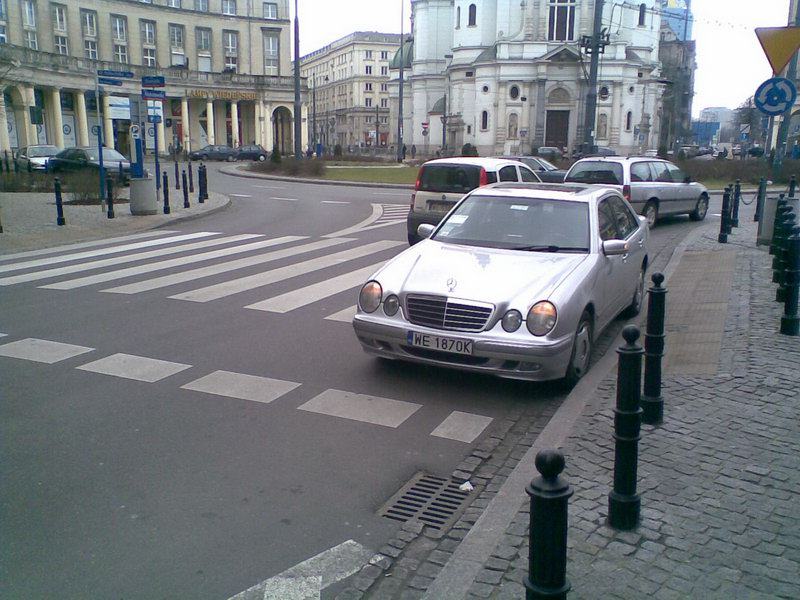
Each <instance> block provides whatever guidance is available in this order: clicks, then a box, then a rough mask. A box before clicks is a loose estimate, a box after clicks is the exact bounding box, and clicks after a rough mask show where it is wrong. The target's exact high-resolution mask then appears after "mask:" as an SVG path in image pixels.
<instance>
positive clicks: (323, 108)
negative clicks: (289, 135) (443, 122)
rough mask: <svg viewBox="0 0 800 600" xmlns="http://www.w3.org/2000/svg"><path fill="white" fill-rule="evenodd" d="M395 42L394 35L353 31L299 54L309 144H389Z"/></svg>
mask: <svg viewBox="0 0 800 600" xmlns="http://www.w3.org/2000/svg"><path fill="white" fill-rule="evenodd" d="M399 47H400V36H399V34H392V33H377V32H365V31H357V32H355V33H351V34H350V35H347V36H345V37H343V38H341V39H339V40H336V41H335V42H332V43H330V44H328V45H327V46H324V47H322V48H320V49H319V50H316V51H314V52H312V53H310V54H308V55H306V56H303V57H302V58H301V59H300V74H301V76H302V77H304V78H306V80H307V82H308V87H309V91H310V94H311V98H310V100H311V104H310V111H311V112H310V120H311V124H310V127H309V137H308V138H307V140H308V144H309V145H310V146H313V145H314V143H315V141H316V142H318V143H321V144H323V145H324V146H325V147H331V146H333V145H335V144H340V145H341V146H342V147H346V146H350V147H353V146H361V147H364V146H371V147H374V146H376V145H377V146H379V147H386V146H387V145H388V143H389V139H390V130H391V128H392V127H391V124H390V121H389V87H388V82H389V61H390V59H391V58H392V56H394V54H395V52H396V51H397V49H398V48H399ZM315 132H316V136H315Z"/></svg>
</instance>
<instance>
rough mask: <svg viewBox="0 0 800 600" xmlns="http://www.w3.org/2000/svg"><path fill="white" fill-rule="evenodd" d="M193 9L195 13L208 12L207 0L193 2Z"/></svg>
mask: <svg viewBox="0 0 800 600" xmlns="http://www.w3.org/2000/svg"><path fill="white" fill-rule="evenodd" d="M194 9H195V10H196V11H197V12H208V0H194Z"/></svg>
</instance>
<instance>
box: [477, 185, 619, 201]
mask: <svg viewBox="0 0 800 600" xmlns="http://www.w3.org/2000/svg"><path fill="white" fill-rule="evenodd" d="M608 191H611V188H609V187H608V186H602V185H582V184H570V185H564V184H563V183H513V182H508V183H493V184H490V185H485V186H483V187H479V188H477V189H476V190H474V191H473V192H472V195H479V196H492V195H497V192H502V193H503V195H504V196H506V195H507V196H512V197H516V198H544V199H547V200H571V201H578V202H589V201H592V200H594V199H596V198H597V197H598V195H599V193H605V192H608Z"/></svg>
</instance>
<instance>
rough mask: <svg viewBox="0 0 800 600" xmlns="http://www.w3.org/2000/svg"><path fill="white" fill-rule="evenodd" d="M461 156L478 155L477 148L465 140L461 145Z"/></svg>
mask: <svg viewBox="0 0 800 600" xmlns="http://www.w3.org/2000/svg"><path fill="white" fill-rule="evenodd" d="M461 156H478V149H477V148H476V147H475V146H473V145H472V144H470V143H469V142H467V143H466V144H464V145H463V146H462V147H461Z"/></svg>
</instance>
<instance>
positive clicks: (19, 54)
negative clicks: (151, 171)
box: [0, 0, 305, 154]
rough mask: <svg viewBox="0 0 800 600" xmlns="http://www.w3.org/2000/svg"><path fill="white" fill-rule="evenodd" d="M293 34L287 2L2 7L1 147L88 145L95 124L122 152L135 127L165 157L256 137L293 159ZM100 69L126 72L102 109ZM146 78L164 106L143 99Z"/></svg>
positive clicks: (3, 2) (14, 1) (3, 3)
mask: <svg viewBox="0 0 800 600" xmlns="http://www.w3.org/2000/svg"><path fill="white" fill-rule="evenodd" d="M289 35H290V20H289V6H288V0H269V1H265V2H261V1H254V0H151V1H149V2H147V1H143V0H52V1H51V0H0V86H2V92H3V93H2V94H0V123H4V124H7V127H0V150H5V149H9V148H17V147H21V146H25V145H29V144H35V143H50V144H55V145H56V146H59V147H67V146H75V145H78V146H86V145H90V144H91V145H94V144H96V143H97V137H96V136H97V132H98V130H100V128H102V131H103V136H104V142H105V145H106V146H109V147H110V146H113V147H116V148H117V149H118V150H120V151H121V152H123V153H125V154H129V153H130V146H131V142H130V138H131V135H132V130H131V126H132V125H139V126H140V127H142V126H143V127H144V139H145V141H146V144H147V147H148V148H150V149H153V148H154V143H155V137H156V136H157V137H158V149H159V151H160V152H165V151H168V150H169V149H178V148H182V149H185V150H191V149H197V148H200V147H202V146H204V145H206V144H228V145H231V146H238V145H240V144H248V143H252V142H253V141H255V142H257V143H261V144H262V145H264V146H265V147H267V148H269V149H272V148H273V147H274V146H278V147H279V148H280V149H281V150H282V151H283V152H289V153H291V152H292V145H293V142H292V135H293V126H292V120H293V118H294V107H293V101H294V83H293V78H292V71H291V60H290V37H289ZM98 69H105V70H115V71H124V72H128V73H131V74H132V75H133V77H131V78H119V79H118V80H117V82H119V83H121V85H113V83H115V82H114V81H113V80H112V82H111V83H112V85H101V94H100V99H101V100H100V106H99V107H98V103H97V101H96V97H95V86H96V83H97V82H96V74H97V70H98ZM153 75H163V76H164V77H165V81H166V86H165V87H164V88H163V90H164V92H165V93H166V100H165V101H164V102H163V103H161V102H158V101H152V100H143V99H142V93H141V78H142V77H143V76H153ZM98 108H99V112H100V114H99V115H98ZM148 114H161V116H162V119H161V122H160V123H159V124H157V125H155V124H149V123H147V116H148ZM304 116H305V115H301V118H302V117H304ZM133 132H134V133H135V129H134V130H133ZM112 140H113V141H112Z"/></svg>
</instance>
